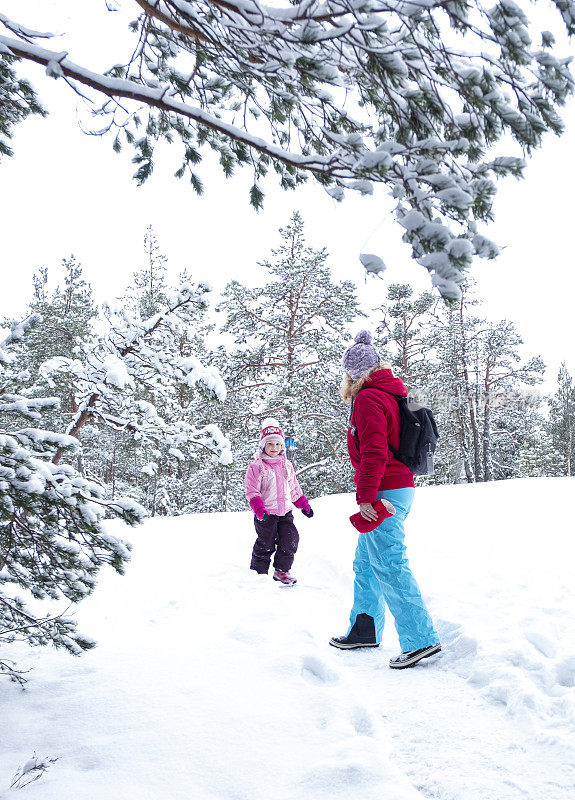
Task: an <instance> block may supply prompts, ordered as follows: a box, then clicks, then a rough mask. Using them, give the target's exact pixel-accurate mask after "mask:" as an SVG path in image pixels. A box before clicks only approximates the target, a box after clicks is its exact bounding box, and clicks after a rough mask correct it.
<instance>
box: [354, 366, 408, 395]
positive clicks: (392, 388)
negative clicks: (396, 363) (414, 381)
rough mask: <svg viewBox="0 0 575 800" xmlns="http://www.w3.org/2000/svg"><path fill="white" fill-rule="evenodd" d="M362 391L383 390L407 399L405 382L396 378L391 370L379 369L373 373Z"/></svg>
mask: <svg viewBox="0 0 575 800" xmlns="http://www.w3.org/2000/svg"><path fill="white" fill-rule="evenodd" d="M362 389H382V390H383V391H384V392H389V393H390V394H398V395H400V397H407V389H406V387H405V384H404V382H403V381H402V380H400V379H399V378H396V377H395V376H394V374H393V372H392V371H391V370H390V369H378V370H376V371H375V372H372V373H371V375H370V376H369V378H368V379H367V380H366V382H365V383H364V385H363V386H362ZM360 391H361V390H360Z"/></svg>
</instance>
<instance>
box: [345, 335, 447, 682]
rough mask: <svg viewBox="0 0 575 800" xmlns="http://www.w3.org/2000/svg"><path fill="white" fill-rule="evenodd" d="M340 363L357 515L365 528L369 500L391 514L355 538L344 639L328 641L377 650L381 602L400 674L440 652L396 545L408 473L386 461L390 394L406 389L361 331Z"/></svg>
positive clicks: (395, 430)
mask: <svg viewBox="0 0 575 800" xmlns="http://www.w3.org/2000/svg"><path fill="white" fill-rule="evenodd" d="M342 363H343V368H344V370H345V372H344V379H343V382H342V396H343V398H344V400H346V401H347V402H349V403H351V412H350V417H349V428H348V432H347V449H348V452H349V457H350V459H351V463H352V465H353V467H354V469H355V484H356V486H357V492H356V499H357V503H358V505H359V510H360V513H361V516H362V517H363V518H364V519H365V520H367V521H369V522H375V521H376V520H377V518H378V515H377V511H376V510H375V509H374V507H373V504H374V503H375V501H376V500H382V502H383V503H384V505H386V506H387V507H388V508H389V510H395V513H394V514H393V516H391V517H388V518H387V519H385V520H384V521H383V522H382V523H381V524H380V525H379V526H377V527H376V528H374V529H373V530H371V531H369V532H367V533H360V534H359V538H358V543H357V549H356V552H355V559H354V562H353V569H354V572H355V582H354V602H353V608H352V610H351V615H350V628H349V631H348V633H347V635H346V636H334V637H333V638H332V639H330V644H331V645H333V646H334V647H339V648H340V649H342V650H352V649H355V648H358V647H378V646H379V643H380V642H381V636H382V633H383V625H384V619H385V604H386V603H387V606H388V608H389V610H390V611H391V613H392V614H393V617H394V619H395V627H396V630H397V634H398V636H399V643H400V645H401V649H402V652H401V654H400V655H399V656H397V657H396V658H392V659H391V661H390V662H389V666H390V667H393V668H394V669H403V668H405V667H412V666H413V665H414V664H417V663H418V662H419V661H421V659H422V658H427V657H429V656H431V655H433V654H434V653H437V652H439V651H440V650H441V645H440V644H439V637H438V636H437V633H436V632H435V629H434V627H433V623H432V621H431V617H430V616H429V612H428V611H427V608H426V605H425V603H424V601H423V598H422V596H421V592H420V591H419V587H418V585H417V583H416V581H415V578H414V577H413V575H412V574H411V571H410V569H409V564H408V561H407V558H406V557H405V545H404V543H403V538H404V531H403V523H404V521H405V518H406V517H407V515H408V514H409V510H410V508H411V504H412V502H413V495H414V491H415V490H414V482H413V474H412V472H411V470H410V469H409V468H408V467H407V466H406V465H405V464H403V463H402V462H401V461H399V460H398V459H397V458H395V456H394V455H393V451H394V450H395V451H396V450H397V449H398V448H399V436H400V425H401V421H400V415H399V407H398V404H397V401H396V400H395V397H394V395H401V396H403V397H405V396H407V389H406V388H405V386H404V384H403V383H402V381H400V380H399V378H396V377H394V375H393V372H392V371H391V366H390V365H389V364H386V363H382V362H381V359H380V356H379V353H378V352H377V350H376V348H375V347H374V346H373V345H372V343H371V334H370V333H369V332H368V331H361V332H360V333H358V335H357V336H356V337H355V342H354V344H353V345H352V346H351V347H349V348H348V349H347V350H346V352H345V354H344V357H343V362H342ZM390 504H391V505H390Z"/></svg>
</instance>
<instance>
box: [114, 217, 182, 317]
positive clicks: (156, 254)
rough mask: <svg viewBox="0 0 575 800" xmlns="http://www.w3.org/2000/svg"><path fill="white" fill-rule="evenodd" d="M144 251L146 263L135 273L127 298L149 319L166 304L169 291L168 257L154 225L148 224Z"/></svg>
mask: <svg viewBox="0 0 575 800" xmlns="http://www.w3.org/2000/svg"><path fill="white" fill-rule="evenodd" d="M144 253H145V263H144V264H143V265H142V268H141V269H139V270H137V271H136V272H135V273H134V275H133V285H132V286H130V287H129V288H128V290H127V292H126V294H125V299H126V300H127V301H128V302H129V303H130V305H131V306H132V307H133V309H134V310H135V311H137V312H138V313H139V315H140V317H141V318H142V319H148V317H151V316H152V315H153V314H157V313H158V311H159V310H160V308H161V307H162V306H163V305H164V304H165V302H166V292H167V291H168V280H167V272H168V269H167V264H168V259H167V258H166V256H165V255H164V254H163V253H162V252H161V250H160V245H159V243H158V239H157V237H156V235H155V233H154V228H153V226H152V225H148V227H147V229H146V233H145V235H144ZM182 282H184V281H182Z"/></svg>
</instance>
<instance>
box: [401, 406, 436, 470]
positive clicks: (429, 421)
mask: <svg viewBox="0 0 575 800" xmlns="http://www.w3.org/2000/svg"><path fill="white" fill-rule="evenodd" d="M390 394H391V393H390ZM392 397H395V399H396V400H397V405H398V406H399V414H400V417H401V432H400V437H399V449H398V450H395V449H394V448H393V447H391V445H389V449H390V450H391V452H392V453H393V455H394V456H395V457H396V458H397V459H398V460H399V461H402V462H403V463H404V464H405V465H406V466H408V467H409V469H410V470H411V471H412V472H413V474H414V475H433V456H434V453H435V448H436V446H437V440H438V439H439V433H438V431H437V425H436V424H435V418H434V416H433V411H432V410H431V409H430V408H426V407H425V406H422V405H420V404H419V403H415V402H413V401H412V400H408V399H407V397H401V396H400V395H397V394H394V395H392Z"/></svg>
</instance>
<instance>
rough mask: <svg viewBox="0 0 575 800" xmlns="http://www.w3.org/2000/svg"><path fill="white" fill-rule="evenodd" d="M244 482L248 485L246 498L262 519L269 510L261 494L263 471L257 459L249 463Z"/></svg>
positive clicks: (257, 515)
mask: <svg viewBox="0 0 575 800" xmlns="http://www.w3.org/2000/svg"><path fill="white" fill-rule="evenodd" d="M244 484H245V487H246V499H247V501H248V503H249V504H250V508H251V510H252V511H253V512H254V514H255V515H256V517H257V518H258V519H259V520H260V521H261V520H262V519H263V518H264V517H265V515H266V514H267V511H266V507H265V505H264V501H263V499H262V495H261V488H262V473H261V468H260V465H259V464H258V463H257V461H254V462H252V463H251V464H250V465H249V467H248V469H247V472H246V477H245V479H244Z"/></svg>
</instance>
